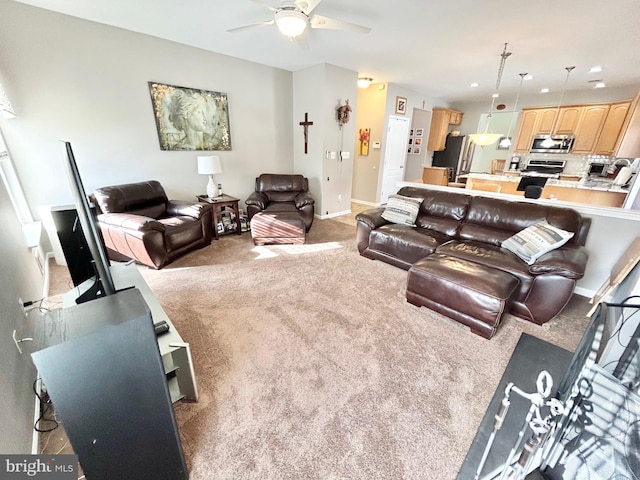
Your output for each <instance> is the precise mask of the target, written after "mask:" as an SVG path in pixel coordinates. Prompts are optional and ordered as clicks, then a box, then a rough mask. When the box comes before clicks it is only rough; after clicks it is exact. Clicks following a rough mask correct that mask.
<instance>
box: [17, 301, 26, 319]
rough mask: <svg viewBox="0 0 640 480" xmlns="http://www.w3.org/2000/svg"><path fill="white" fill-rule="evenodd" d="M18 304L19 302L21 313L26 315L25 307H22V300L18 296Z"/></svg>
mask: <svg viewBox="0 0 640 480" xmlns="http://www.w3.org/2000/svg"><path fill="white" fill-rule="evenodd" d="M18 304H20V310H22V315H24V316H25V317H26V316H27V309H26V308H25V307H24V302H23V301H22V299H21V298H20V297H18Z"/></svg>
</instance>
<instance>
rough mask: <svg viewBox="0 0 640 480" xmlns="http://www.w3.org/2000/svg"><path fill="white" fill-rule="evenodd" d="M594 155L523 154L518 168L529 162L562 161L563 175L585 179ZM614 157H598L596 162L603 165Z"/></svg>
mask: <svg viewBox="0 0 640 480" xmlns="http://www.w3.org/2000/svg"><path fill="white" fill-rule="evenodd" d="M594 157H595V156H594V155H572V154H570V153H525V154H522V155H520V168H521V169H522V168H524V167H526V166H527V164H528V163H529V160H532V159H535V160H564V161H565V162H566V164H565V167H564V171H563V172H562V173H563V175H575V176H580V177H585V176H586V175H587V173H588V171H589V163H591V161H592V160H593V159H594ZM615 160H616V159H615V158H614V157H607V156H601V155H600V156H598V161H602V162H604V163H611V162H614V161H615Z"/></svg>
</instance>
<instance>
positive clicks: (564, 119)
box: [556, 106, 584, 135]
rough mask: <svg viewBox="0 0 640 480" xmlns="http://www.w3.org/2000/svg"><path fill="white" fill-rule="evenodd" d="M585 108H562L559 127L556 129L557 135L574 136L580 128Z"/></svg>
mask: <svg viewBox="0 0 640 480" xmlns="http://www.w3.org/2000/svg"><path fill="white" fill-rule="evenodd" d="M583 110H584V107H580V106H571V107H562V108H561V109H560V116H559V117H558V125H557V127H556V134H558V135H573V134H574V133H576V130H577V128H578V121H579V120H580V115H581V114H582V111H583Z"/></svg>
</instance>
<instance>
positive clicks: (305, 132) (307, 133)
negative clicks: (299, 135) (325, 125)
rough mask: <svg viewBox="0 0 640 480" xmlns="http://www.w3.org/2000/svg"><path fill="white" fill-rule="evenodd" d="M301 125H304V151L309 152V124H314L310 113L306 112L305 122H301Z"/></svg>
mask: <svg viewBox="0 0 640 480" xmlns="http://www.w3.org/2000/svg"><path fill="white" fill-rule="evenodd" d="M300 125H302V126H303V127H304V153H307V142H308V140H309V132H308V128H309V125H313V122H310V121H309V114H308V113H306V112H305V114H304V122H300Z"/></svg>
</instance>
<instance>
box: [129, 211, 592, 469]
mask: <svg viewBox="0 0 640 480" xmlns="http://www.w3.org/2000/svg"><path fill="white" fill-rule="evenodd" d="M140 271H141V273H142V274H143V276H144V278H145V279H146V281H147V282H148V284H149V285H150V287H151V289H152V290H153V291H154V293H155V294H156V296H157V298H158V299H159V301H160V302H161V304H162V305H163V307H164V308H165V310H166V312H167V314H168V315H169V317H170V318H171V319H172V320H173V322H174V324H175V326H176V328H177V329H178V330H179V331H180V333H181V335H182V337H183V339H184V340H185V341H186V342H189V343H190V344H191V349H192V355H193V359H194V364H195V372H196V376H197V381H198V387H199V391H200V400H199V401H198V402H197V403H184V402H179V403H177V404H176V405H175V411H176V415H177V419H178V424H179V427H180V432H181V436H182V440H183V447H184V450H185V455H186V458H187V463H188V466H189V469H190V472H191V478H192V479H193V480H200V479H203V480H204V479H234V480H236V479H327V480H328V479H434V480H435V479H437V480H446V479H453V478H455V477H456V474H457V471H458V469H459V467H460V465H461V464H462V462H463V460H464V457H465V455H466V452H467V449H468V448H469V446H470V444H471V441H472V439H473V437H474V435H475V432H476V429H477V426H478V424H479V423H480V421H481V419H482V416H483V415H484V413H485V410H486V408H487V405H488V403H489V401H490V399H491V397H492V395H493V393H494V391H495V388H496V386H497V384H498V382H499V379H500V377H501V375H502V371H503V370H504V368H505V367H506V364H507V362H508V360H509V357H510V355H511V353H512V351H513V349H514V348H515V345H516V343H517V341H518V339H519V337H520V334H521V333H522V332H527V333H530V334H532V335H535V336H537V337H540V338H542V339H545V340H548V341H550V342H552V343H554V344H556V345H560V346H562V347H564V348H567V349H570V350H573V349H574V348H575V346H576V345H577V343H578V341H579V339H580V337H581V335H582V331H583V330H584V328H585V326H586V322H587V319H586V318H585V316H584V315H585V313H586V312H587V311H588V309H589V305H588V304H587V302H586V300H585V299H583V298H581V297H575V298H574V299H573V300H572V302H571V303H570V305H569V307H568V308H567V309H566V310H565V312H564V313H563V314H561V315H560V316H559V317H558V318H556V319H554V320H552V321H551V322H549V323H547V324H546V325H544V326H537V325H534V324H531V323H528V322H526V321H523V320H519V319H517V318H515V317H512V316H509V315H507V316H506V317H505V318H504V321H503V324H502V325H501V327H500V329H499V331H498V333H497V334H496V336H495V337H494V338H493V339H492V340H485V339H483V338H481V337H479V336H477V335H474V334H472V333H470V332H469V329H468V328H466V327H463V326H461V325H459V324H457V323H456V322H453V321H452V320H449V319H447V318H446V317H443V316H441V315H439V314H436V313H434V312H431V311H429V310H427V309H425V308H417V307H415V306H413V305H411V304H408V303H407V302H406V301H405V299H404V291H405V284H406V275H407V273H406V272H405V271H404V270H400V269H398V268H395V267H392V266H390V265H387V264H385V263H383V262H379V261H371V260H368V259H365V258H363V257H361V256H360V255H359V254H358V252H357V250H356V247H355V226H354V222H353V216H349V217H345V218H341V219H338V220H316V221H315V222H314V224H313V227H312V229H311V232H310V234H309V237H308V242H307V244H305V245H302V246H265V247H254V246H253V244H252V242H251V236H250V234H248V233H245V234H243V235H242V236H240V237H239V236H236V235H232V236H225V237H223V238H221V239H220V240H219V241H217V242H214V244H213V245H211V246H210V247H207V248H205V249H202V250H199V251H197V252H194V253H192V254H189V255H187V256H186V257H184V258H182V259H180V260H178V261H177V262H175V263H174V264H172V265H170V266H169V267H167V268H165V269H163V270H161V271H153V270H149V269H147V268H141V269H140ZM532 369H535V365H532Z"/></svg>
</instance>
